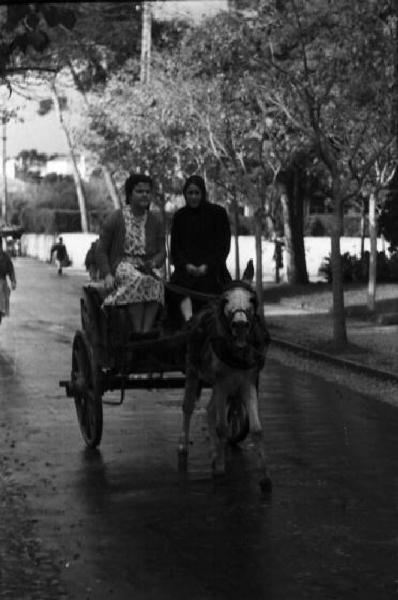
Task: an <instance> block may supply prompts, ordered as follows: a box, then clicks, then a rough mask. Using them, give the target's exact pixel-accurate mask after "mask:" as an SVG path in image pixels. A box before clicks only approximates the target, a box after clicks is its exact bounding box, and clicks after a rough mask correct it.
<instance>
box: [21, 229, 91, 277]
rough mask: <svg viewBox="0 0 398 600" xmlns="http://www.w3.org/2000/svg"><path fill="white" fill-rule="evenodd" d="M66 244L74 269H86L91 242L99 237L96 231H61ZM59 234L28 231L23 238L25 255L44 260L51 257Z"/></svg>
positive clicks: (22, 243)
mask: <svg viewBox="0 0 398 600" xmlns="http://www.w3.org/2000/svg"><path fill="white" fill-rule="evenodd" d="M60 235H61V236H62V238H63V240H64V244H65V246H66V249H67V251H68V254H69V257H70V259H71V260H72V266H71V268H72V269H85V266H84V259H85V258H86V254H87V250H88V249H89V248H90V246H91V243H92V242H93V241H94V240H96V239H97V237H98V235H97V234H95V233H61V234H60ZM58 237H59V236H53V235H49V234H44V233H43V234H35V233H26V234H24V235H23V236H22V238H21V251H22V255H23V256H31V257H33V258H38V259H39V260H42V261H47V260H49V258H50V248H51V246H52V245H53V243H54V242H56V241H57V239H58Z"/></svg>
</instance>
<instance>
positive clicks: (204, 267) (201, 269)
mask: <svg viewBox="0 0 398 600" xmlns="http://www.w3.org/2000/svg"><path fill="white" fill-rule="evenodd" d="M197 271H198V275H206V273H207V265H200V267H197Z"/></svg>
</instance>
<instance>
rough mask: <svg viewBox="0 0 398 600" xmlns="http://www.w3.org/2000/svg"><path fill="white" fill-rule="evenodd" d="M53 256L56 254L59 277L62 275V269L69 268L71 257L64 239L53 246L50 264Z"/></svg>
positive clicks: (60, 239)
mask: <svg viewBox="0 0 398 600" xmlns="http://www.w3.org/2000/svg"><path fill="white" fill-rule="evenodd" d="M53 254H55V265H56V267H57V270H58V275H62V269H63V268H64V267H68V266H69V257H68V252H67V250H66V246H65V244H64V240H63V238H62V237H60V238H59V239H58V242H57V243H55V244H53V245H52V246H51V250H50V262H52V259H53Z"/></svg>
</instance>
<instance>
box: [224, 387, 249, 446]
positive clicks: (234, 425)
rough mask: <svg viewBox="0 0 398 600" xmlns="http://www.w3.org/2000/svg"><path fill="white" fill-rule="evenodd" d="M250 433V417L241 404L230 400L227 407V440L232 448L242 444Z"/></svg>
mask: <svg viewBox="0 0 398 600" xmlns="http://www.w3.org/2000/svg"><path fill="white" fill-rule="evenodd" d="M248 433H249V415H248V414H247V410H246V406H245V405H244V404H243V403H241V402H234V401H233V399H231V400H230V402H229V403H228V407H227V440H228V443H229V444H230V445H231V446H235V445H236V444H239V442H242V441H243V440H244V439H245V437H246V436H247V434H248Z"/></svg>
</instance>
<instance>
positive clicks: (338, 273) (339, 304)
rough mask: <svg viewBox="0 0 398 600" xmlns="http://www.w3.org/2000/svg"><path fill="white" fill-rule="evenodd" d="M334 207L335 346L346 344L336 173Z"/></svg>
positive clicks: (340, 218)
mask: <svg viewBox="0 0 398 600" xmlns="http://www.w3.org/2000/svg"><path fill="white" fill-rule="evenodd" d="M333 200H334V203H333V204H334V209H333V215H332V236H331V259H332V293H333V340H334V343H335V346H336V348H340V349H341V348H344V347H345V346H346V345H347V341H348V340H347V329H346V321H345V311H344V286H343V270H342V263H341V252H340V237H341V232H342V229H343V201H342V197H341V192H340V185H339V182H338V181H337V175H335V176H334V178H333Z"/></svg>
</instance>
